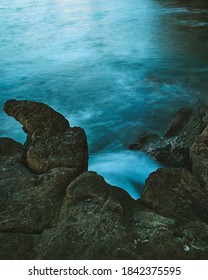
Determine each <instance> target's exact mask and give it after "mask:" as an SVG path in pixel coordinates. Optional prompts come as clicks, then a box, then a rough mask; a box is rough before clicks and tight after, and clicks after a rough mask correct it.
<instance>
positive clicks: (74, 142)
mask: <svg viewBox="0 0 208 280" xmlns="http://www.w3.org/2000/svg"><path fill="white" fill-rule="evenodd" d="M26 159H27V162H28V165H29V167H30V168H31V169H32V171H33V172H35V173H38V174H40V173H45V172H47V171H48V170H50V169H51V168H54V167H61V166H62V167H69V168H77V170H78V172H79V173H82V172H84V171H86V170H87V168H88V152H87V140H86V135H85V132H84V130H83V129H82V128H80V127H73V128H68V129H67V130H66V131H65V132H62V133H59V134H54V135H51V136H50V137H48V138H42V137H40V138H38V139H36V140H35V141H33V142H32V143H31V144H30V146H29V148H28V151H27V155H26Z"/></svg>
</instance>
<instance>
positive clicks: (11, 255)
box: [0, 232, 39, 260]
mask: <svg viewBox="0 0 208 280" xmlns="http://www.w3.org/2000/svg"><path fill="white" fill-rule="evenodd" d="M38 239H39V235H35V234H25V233H12V232H11V233H10V232H3V233H0V260H32V259H35V250H34V249H35V247H36V243H37V241H38Z"/></svg>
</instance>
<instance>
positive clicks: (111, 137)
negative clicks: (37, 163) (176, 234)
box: [0, 0, 208, 198]
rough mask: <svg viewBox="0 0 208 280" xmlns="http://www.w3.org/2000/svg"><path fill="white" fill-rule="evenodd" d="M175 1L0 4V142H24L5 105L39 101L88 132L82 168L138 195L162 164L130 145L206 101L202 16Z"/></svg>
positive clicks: (206, 20) (207, 32) (206, 44)
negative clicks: (176, 114) (144, 132)
mask: <svg viewBox="0 0 208 280" xmlns="http://www.w3.org/2000/svg"><path fill="white" fill-rule="evenodd" d="M8 2H9V3H8ZM186 2H187V1H186ZM174 3H175V1H156V0H145V1H144V0H143V1H142V0H122V1H118V0H111V1H109V0H105V1H98V0H76V1H75V0H13V1H6V0H1V1H0V34H1V35H0V57H1V59H0V108H1V110H0V123H1V125H0V137H4V136H7V137H12V138H14V139H16V140H17V141H20V142H24V140H25V135H24V133H23V132H22V130H21V126H20V125H19V124H18V123H17V122H16V121H15V120H13V119H12V118H10V117H8V116H6V114H5V113H4V112H3V110H2V107H3V104H4V102H5V101H6V100H8V99H11V98H16V99H30V100H36V101H41V102H45V103H47V104H49V105H50V106H52V107H53V108H54V109H56V110H58V111H59V112H61V113H62V114H63V115H64V116H65V117H67V119H68V120H69V121H70V124H71V125H72V126H75V125H76V126H81V127H83V128H84V129H85V131H86V133H87V137H88V143H89V151H90V166H89V169H93V170H97V171H98V172H99V173H101V174H103V175H104V177H105V178H106V180H107V181H108V182H110V183H112V184H114V185H118V186H121V187H123V188H125V189H127V190H128V191H129V192H130V194H131V195H132V196H133V197H134V198H136V197H138V196H139V193H140V192H141V185H142V184H144V181H145V179H146V177H147V176H148V174H149V173H150V172H152V171H154V170H155V169H156V168H157V167H158V166H159V165H158V164H157V163H155V162H154V161H152V160H151V159H149V158H148V157H147V156H146V155H144V154H142V153H139V152H130V151H127V148H128V145H129V144H130V143H132V142H135V141H136V138H137V135H138V133H139V131H140V130H152V131H154V132H156V133H159V134H162V133H163V131H164V129H165V127H166V126H167V123H168V122H169V120H170V119H171V117H172V115H173V113H174V112H175V111H176V110H177V109H178V108H180V107H184V106H185V107H193V106H195V105H196V104H197V103H198V102H201V101H203V100H206V99H207V94H208V90H207V89H208V85H207V77H208V52H207V49H208V10H207V9H205V8H204V7H202V6H200V5H199V6H198V7H190V6H187V5H186V6H183V5H181V4H180V5H179V4H177V3H176V4H174ZM132 170H133V171H132Z"/></svg>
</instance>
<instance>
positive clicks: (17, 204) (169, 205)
mask: <svg viewBox="0 0 208 280" xmlns="http://www.w3.org/2000/svg"><path fill="white" fill-rule="evenodd" d="M4 108H5V111H6V112H7V113H8V114H9V115H11V116H13V117H14V118H16V119H17V120H18V121H19V122H21V123H22V125H23V126H24V128H23V129H24V131H25V132H26V133H27V134H28V137H27V141H26V143H25V144H24V145H21V144H20V143H17V142H16V141H14V140H12V139H9V138H1V139H0V259H207V258H208V224H207V222H208V221H207V220H208V219H207V217H208V210H207V209H208V194H207V191H208V175H207V174H208V166H207V165H208V163H207V140H206V139H207V133H208V132H207V131H208V128H207V127H208V126H207V122H206V114H205V110H204V109H196V110H194V111H193V112H192V111H190V110H186V109H183V110H182V111H181V112H182V113H181V112H180V113H179V116H176V117H175V120H173V121H172V123H171V124H170V126H169V128H168V130H167V132H166V138H164V139H160V138H159V136H158V135H155V134H153V133H152V134H151V133H150V134H148V133H143V135H142V136H141V137H140V140H139V143H136V144H135V146H133V147H132V148H134V149H143V150H146V151H147V152H149V151H151V152H150V153H151V154H152V155H155V154H156V152H155V150H156V149H162V148H163V154H165V153H166V157H165V159H166V160H167V158H168V165H169V166H171V167H166V168H162V169H158V170H157V171H156V172H154V173H152V174H150V176H149V178H148V179H147V181H146V186H145V191H144V193H143V195H142V197H141V198H140V199H139V200H137V201H134V200H133V199H132V198H131V197H130V196H129V195H128V194H127V193H126V192H125V191H123V190H122V189H120V188H117V187H112V186H110V185H109V184H107V183H106V182H105V180H104V178H102V177H101V176H99V175H98V174H97V173H95V172H92V171H87V164H88V152H87V141H86V136H85V133H84V130H83V129H81V128H79V127H74V128H72V127H70V125H69V123H68V121H67V120H66V119H65V118H64V117H63V116H62V115H61V114H59V113H57V112H56V111H54V110H53V109H52V108H50V107H49V106H47V105H45V104H42V103H38V102H32V101H17V100H10V101H7V102H6V104H5V107H4ZM181 115H182V119H183V121H182V122H183V124H181V123H180V118H181ZM171 127H172V128H171ZM168 131H169V132H168ZM168 135H169V136H170V135H171V138H168V137H169V136H168ZM167 136H168V137H167ZM166 144H167V145H170V146H169V147H170V148H167V147H166V146H167V145H166ZM164 147H165V148H166V149H164ZM176 148H177V149H179V151H180V153H182V154H183V155H184V149H185V151H186V154H185V157H187V158H188V163H189V164H188V165H186V164H185V161H184V158H183V160H181V161H180V165H181V166H180V167H177V168H176V167H173V166H175V165H176V164H175V161H174V160H173V163H172V162H171V160H172V158H173V149H176ZM180 149H182V151H181V150H180ZM158 152H159V151H158ZM182 163H183V164H182ZM188 169H189V170H188Z"/></svg>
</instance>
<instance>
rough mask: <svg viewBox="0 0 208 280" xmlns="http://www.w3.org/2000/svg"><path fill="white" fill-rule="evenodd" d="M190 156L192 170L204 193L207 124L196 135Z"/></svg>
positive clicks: (206, 184) (207, 176)
mask: <svg viewBox="0 0 208 280" xmlns="http://www.w3.org/2000/svg"><path fill="white" fill-rule="evenodd" d="M190 156H191V160H192V171H193V173H194V175H195V176H196V178H197V179H198V180H199V182H200V184H201V185H202V186H203V188H204V190H205V191H206V193H208V125H207V126H206V128H205V129H204V130H203V132H202V133H201V134H200V135H199V136H197V137H196V140H195V142H194V143H193V145H192V147H191V149H190Z"/></svg>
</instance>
